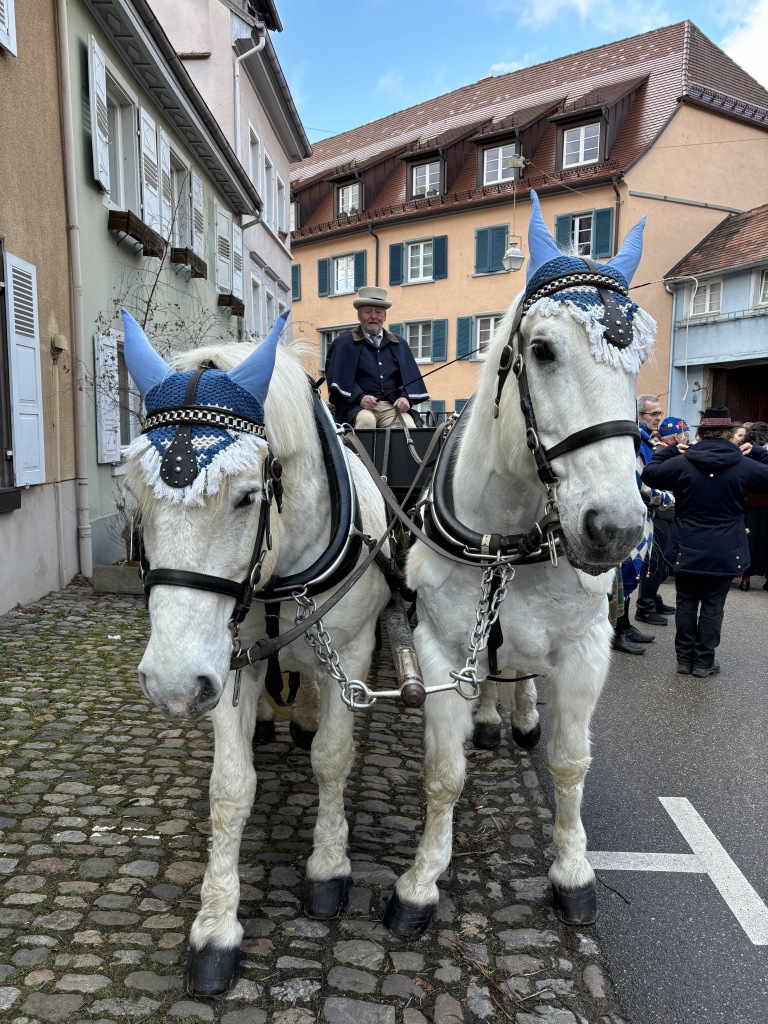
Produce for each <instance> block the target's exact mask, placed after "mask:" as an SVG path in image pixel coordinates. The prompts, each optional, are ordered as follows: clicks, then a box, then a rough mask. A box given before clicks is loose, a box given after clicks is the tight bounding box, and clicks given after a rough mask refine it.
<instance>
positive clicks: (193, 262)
mask: <svg viewBox="0 0 768 1024" xmlns="http://www.w3.org/2000/svg"><path fill="white" fill-rule="evenodd" d="M171 263H174V264H176V265H177V266H183V267H189V270H190V277H200V278H207V277H208V265H207V263H206V262H205V260H203V259H201V258H200V257H199V256H198V255H197V253H196V252H193V250H192V249H189V248H187V247H185V248H172V249H171Z"/></svg>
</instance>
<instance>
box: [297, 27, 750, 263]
mask: <svg viewBox="0 0 768 1024" xmlns="http://www.w3.org/2000/svg"><path fill="white" fill-rule="evenodd" d="M633 91H636V95H635V98H634V100H633V102H632V105H631V107H630V109H629V111H628V112H627V113H626V116H625V119H624V122H623V125H622V127H621V130H620V131H619V133H618V136H617V137H616V139H615V141H614V143H613V146H612V148H611V151H610V153H609V154H608V159H607V160H606V161H605V162H603V163H601V164H593V165H588V166H584V167H579V168H576V169H574V170H570V171H559V170H558V169H557V167H556V161H555V155H556V142H557V127H556V125H555V124H553V123H550V124H549V125H548V126H547V129H546V131H545V133H544V135H543V138H542V139H541V141H540V142H539V143H538V145H537V147H536V149H535V151H534V152H532V153H524V155H525V156H526V157H527V158H528V159H529V160H530V163H529V164H528V166H527V167H526V168H525V170H524V171H523V172H522V175H521V177H520V179H519V180H518V182H517V185H516V190H517V194H518V195H521V194H522V195H525V194H527V191H528V189H529V188H532V187H535V188H537V189H542V188H546V185H547V184H548V183H551V184H553V185H558V184H560V183H561V182H570V181H573V180H578V181H579V182H580V183H585V184H586V183H588V182H589V181H595V182H597V181H600V180H607V179H609V178H610V176H611V175H612V174H616V173H619V172H620V171H622V170H624V169H626V168H628V167H630V166H631V164H632V163H633V162H634V161H635V160H637V159H638V158H639V157H640V156H641V155H642V154H643V152H644V151H645V150H646V148H647V147H648V146H650V145H651V144H652V143H653V141H654V140H655V138H656V137H657V136H658V134H659V133H660V131H661V130H662V129H663V127H664V126H665V124H666V123H667V121H668V120H669V118H670V117H671V115H672V113H673V112H674V110H675V109H676V107H677V105H678V103H679V102H680V101H681V99H682V100H688V101H690V102H694V103H697V104H703V105H706V106H708V107H712V108H714V109H717V110H718V111H720V112H722V113H723V114H724V115H726V116H733V117H739V118H742V119H746V120H749V121H750V122H752V123H755V124H758V125H761V126H765V127H766V128H768V90H766V89H764V88H763V87H762V86H761V85H759V84H758V83H757V82H756V81H755V80H754V79H753V78H751V77H750V76H749V75H748V74H747V73H746V72H745V71H743V70H742V69H741V68H740V67H739V66H738V65H737V64H735V63H734V62H733V61H732V60H731V59H730V58H729V57H727V56H726V55H725V54H724V53H723V52H722V51H721V50H719V49H718V48H717V47H716V46H715V45H714V44H713V43H712V42H710V40H709V39H707V37H706V36H705V35H703V33H702V32H701V31H700V30H699V29H698V28H696V26H695V25H693V24H692V23H691V22H690V21H682V22H679V23H677V24H675V25H669V26H667V27H665V28H660V29H656V30H654V31H653V32H646V33H644V34H643V35H637V36H632V37H631V38H629V39H624V40H621V41H619V42H615V43H608V44H606V45H604V46H599V47H595V48H593V49H591V50H583V51H581V52H579V53H575V54H571V55H569V56H566V57H560V58H558V59H557V60H553V61H548V62H547V63H545V64H538V65H535V66H534V67H529V68H522V69H520V70H519V71H513V72H511V73H510V74H507V75H500V76H498V77H488V78H483V79H480V81H478V82H474V83H473V84H471V85H467V86H464V87H462V88H461V89H456V90H455V91H453V92H450V93H446V94H444V95H443V96H438V97H436V98H435V99H431V100H428V101H426V102H424V103H419V104H417V105H416V106H413V107H408V108H407V109H406V110H401V111H398V112H397V113H394V114H389V115H388V116H387V117H383V118H379V119H378V120H377V121H371V122H369V123H368V124H364V125H361V126H360V127H358V128H354V129H352V130H351V131H348V132H343V133H342V134H340V135H335V136H333V137H332V138H328V139H324V140H322V141H321V142H317V143H315V145H314V146H313V151H312V156H310V157H308V158H307V159H306V160H303V161H302V162H301V163H300V164H297V165H296V166H295V168H294V169H293V171H292V174H291V185H292V188H293V190H294V192H296V191H298V190H301V189H302V188H303V186H304V185H306V184H309V183H310V182H316V181H317V180H318V179H322V178H327V177H329V176H331V175H333V174H334V173H335V172H337V171H338V170H339V169H341V168H343V167H345V166H346V165H349V166H350V167H357V168H359V167H361V166H369V165H370V164H371V163H374V162H376V161H377V159H379V158H380V157H381V155H382V154H383V153H384V152H385V151H386V152H387V153H389V154H391V153H393V152H397V151H398V149H400V150H401V151H402V152H406V151H407V150H409V149H411V148H412V149H413V150H414V151H418V150H419V149H420V148H422V147H423V146H424V145H425V143H426V141H427V140H430V142H434V140H438V139H439V140H440V141H441V144H443V145H444V144H445V142H444V140H446V139H450V138H454V137H456V138H460V137H461V136H466V135H471V136H473V137H476V136H478V135H483V136H485V135H490V134H493V133H495V132H497V131H499V130H503V129H505V128H508V129H510V131H514V130H518V131H519V130H522V129H523V128H525V127H526V125H530V124H533V123H534V122H535V121H536V120H537V119H538V118H541V117H544V116H552V114H553V113H557V112H563V113H565V112H567V111H569V110H574V111H578V110H580V109H585V108H589V107H592V106H610V105H612V104H615V103H617V102H619V101H620V100H621V99H622V98H623V97H624V96H627V95H629V94H630V93H632V92H633ZM467 163H468V164H473V165H474V161H473V160H469V161H467ZM405 179H406V168H405V164H404V163H402V164H399V165H398V167H397V169H396V170H395V171H394V172H393V173H392V174H391V176H390V180H389V181H387V182H386V184H385V185H384V186H383V187H382V188H381V189H380V191H379V193H378V195H377V196H376V199H375V201H374V204H373V207H374V208H372V209H366V210H364V211H363V212H362V213H361V214H359V215H358V217H357V220H358V221H359V222H360V223H363V224H365V223H367V222H368V221H370V220H374V219H379V218H380V217H391V216H404V217H406V216H408V215H409V214H410V215H412V214H413V213H414V212H416V209H417V205H416V204H414V203H409V202H406V181H405ZM513 190H514V186H513V185H512V184H511V183H508V184H504V185H500V186H499V185H497V186H492V187H490V188H489V187H485V188H478V187H477V180H476V173H475V171H474V167H473V168H470V169H469V170H468V169H467V168H466V167H465V168H464V170H463V171H461V172H460V173H459V175H458V177H457V179H456V181H455V182H454V183H453V184H452V186H451V188H450V190H449V192H448V193H447V194H444V195H440V196H438V197H434V198H431V199H427V200H419V201H418V209H422V208H423V207H424V205H425V204H428V205H433V206H445V205H455V204H457V203H458V204H461V205H466V204H469V205H472V204H475V203H482V202H484V201H489V200H491V201H492V200H493V199H494V198H495V197H497V196H498V195H499V193H503V194H505V195H511V194H512V192H513ZM332 217H333V209H332V204H331V205H329V204H327V203H325V202H320V203H319V205H318V207H317V208H316V209H314V210H313V211H312V213H311V216H310V217H309V218H307V219H305V221H304V222H303V223H302V224H301V225H300V227H299V230H298V231H296V232H295V233H294V234H293V241H294V242H295V243H300V242H301V241H302V240H306V239H308V238H310V237H317V236H318V235H321V234H326V233H329V232H330V233H332V232H333V231H334V230H338V229H339V228H340V225H338V224H336V223H335V222H333V221H332Z"/></svg>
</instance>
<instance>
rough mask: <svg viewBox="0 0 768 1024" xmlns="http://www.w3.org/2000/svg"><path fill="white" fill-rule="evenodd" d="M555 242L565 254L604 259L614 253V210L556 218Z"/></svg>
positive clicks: (571, 214) (591, 211)
mask: <svg viewBox="0 0 768 1024" xmlns="http://www.w3.org/2000/svg"><path fill="white" fill-rule="evenodd" d="M555 241H556V242H557V245H558V248H559V249H560V250H561V251H562V252H565V253H569V254H574V253H578V255H579V256H589V257H592V258H604V257H606V256H611V255H612V253H613V210H612V209H611V208H610V207H609V208H608V209H606V210H590V211H586V212H584V213H566V214H563V215H562V216H560V217H555Z"/></svg>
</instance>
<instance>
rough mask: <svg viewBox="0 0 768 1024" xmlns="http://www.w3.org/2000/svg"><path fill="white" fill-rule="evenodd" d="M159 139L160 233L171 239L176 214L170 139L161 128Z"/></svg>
mask: <svg viewBox="0 0 768 1024" xmlns="http://www.w3.org/2000/svg"><path fill="white" fill-rule="evenodd" d="M158 137H159V139H160V213H161V221H162V227H161V234H162V236H163V238H167V239H168V241H169V242H170V241H171V237H172V235H173V220H174V216H178V214H177V212H176V210H174V208H173V179H172V178H171V141H170V139H169V138H168V136H167V134H166V133H165V132H164V131H163V129H162V128H161V129H160V131H159V132H158Z"/></svg>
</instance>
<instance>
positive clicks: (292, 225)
mask: <svg viewBox="0 0 768 1024" xmlns="http://www.w3.org/2000/svg"><path fill="white" fill-rule="evenodd" d="M298 226H299V204H298V203H297V202H296V201H295V200H294V201H293V202H292V203H291V214H290V220H289V222H288V230H289V231H290V232H291V233H293V232H294V231H295V230H296V229H297V228H298Z"/></svg>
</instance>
